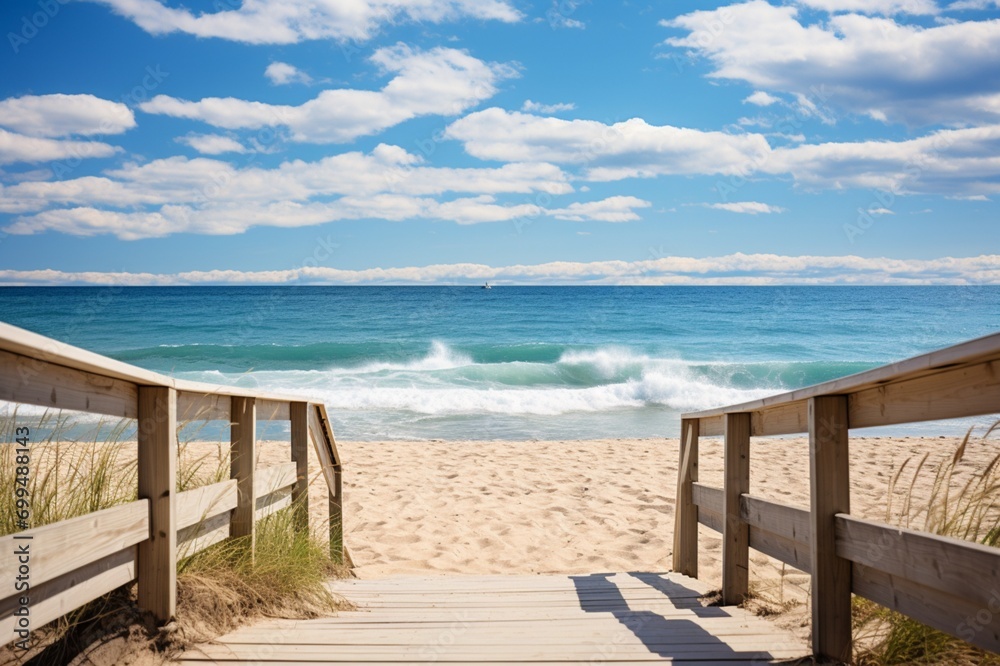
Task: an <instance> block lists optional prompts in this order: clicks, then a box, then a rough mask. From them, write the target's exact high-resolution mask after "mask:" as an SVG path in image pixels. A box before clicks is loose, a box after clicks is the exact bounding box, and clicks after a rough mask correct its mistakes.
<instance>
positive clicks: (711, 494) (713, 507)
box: [691, 483, 725, 516]
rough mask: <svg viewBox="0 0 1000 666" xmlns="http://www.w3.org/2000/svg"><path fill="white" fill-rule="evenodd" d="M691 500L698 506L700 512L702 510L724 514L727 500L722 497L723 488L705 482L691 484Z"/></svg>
mask: <svg viewBox="0 0 1000 666" xmlns="http://www.w3.org/2000/svg"><path fill="white" fill-rule="evenodd" d="M691 501H693V502H694V505H695V506H696V507H698V513H701V512H702V511H712V512H713V513H717V514H719V515H720V516H721V515H722V511H723V507H724V506H725V501H724V500H723V498H722V489H721V488H713V487H712V486H706V485H705V484H704V483H692V484H691Z"/></svg>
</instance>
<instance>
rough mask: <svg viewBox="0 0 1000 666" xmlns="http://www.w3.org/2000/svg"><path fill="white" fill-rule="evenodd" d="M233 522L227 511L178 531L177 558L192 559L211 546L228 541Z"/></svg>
mask: <svg viewBox="0 0 1000 666" xmlns="http://www.w3.org/2000/svg"><path fill="white" fill-rule="evenodd" d="M231 522H232V516H231V515H230V514H229V512H228V511H227V512H225V513H220V514H218V515H215V516H212V517H211V518H206V519H205V520H202V521H199V522H197V523H195V524H194V525H191V526H190V527H185V528H183V529H180V530H177V557H178V558H185V557H191V556H192V555H194V554H195V553H197V552H199V551H202V550H205V549H206V548H208V547H209V546H211V545H214V544H217V543H219V542H220V541H224V540H226V539H228V538H229V525H230V523H231Z"/></svg>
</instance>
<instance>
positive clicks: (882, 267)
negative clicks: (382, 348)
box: [0, 254, 1000, 285]
mask: <svg viewBox="0 0 1000 666" xmlns="http://www.w3.org/2000/svg"><path fill="white" fill-rule="evenodd" d="M480 280H490V281H496V280H503V281H510V282H514V283H527V284H531V283H571V284H649V285H659V284H664V285H669V284H681V285H685V284H742V285H767V284H903V285H906V284H977V285H979V284H1000V255H982V256H978V257H961V258H953V257H942V258H939V259H891V258H887V257H871V258H868V257H856V256H782V255H773V254H749V255H748V254H731V255H726V256H721V257H704V258H695V257H662V258H658V259H648V260H641V261H595V262H588V263H581V262H568V261H556V262H550V263H545V264H533V265H513V266H496V267H494V266H489V265H485V264H468V263H463V264H436V265H430V266H410V267H400V268H369V269H362V270H346V269H339V268H328V267H303V268H293V269H288V270H273V271H232V270H209V271H188V272H183V273H172V274H155V273H102V272H78V273H70V272H63V271H57V270H31V271H20V270H0V282H2V283H4V284H77V283H82V284H116V285H170V284H181V285H184V284H217V283H222V284H289V283H317V284H384V283H393V284H411V283H417V284H431V283H442V282H444V283H455V282H459V283H469V282H477V281H480Z"/></svg>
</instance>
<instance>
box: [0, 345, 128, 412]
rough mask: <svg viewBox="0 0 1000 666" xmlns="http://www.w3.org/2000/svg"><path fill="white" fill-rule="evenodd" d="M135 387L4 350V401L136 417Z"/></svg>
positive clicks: (0, 377)
mask: <svg viewBox="0 0 1000 666" xmlns="http://www.w3.org/2000/svg"><path fill="white" fill-rule="evenodd" d="M138 399H139V391H138V388H137V387H136V385H135V384H133V383H130V382H127V381H124V380H121V379H114V378H111V377H105V376H102V375H100V374H95V373H92V372H86V371H83V370H76V369H73V368H67V367H64V366H61V365H57V364H55V363H48V362H46V361H43V360H39V359H36V358H31V357H28V356H21V355H19V354H14V353H11V352H8V351H0V400H6V401H8V402H19V403H24V404H27V405H38V406H41V407H50V408H52V409H72V410H78V411H81V412H92V413H95V414H106V415H108V416H117V417H126V418H135V417H136V416H137V414H138Z"/></svg>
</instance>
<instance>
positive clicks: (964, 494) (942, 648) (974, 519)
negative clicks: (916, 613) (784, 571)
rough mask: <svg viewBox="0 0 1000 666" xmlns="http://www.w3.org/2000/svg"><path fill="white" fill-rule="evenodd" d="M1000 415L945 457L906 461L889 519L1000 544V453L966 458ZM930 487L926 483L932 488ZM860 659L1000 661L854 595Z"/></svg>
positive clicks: (870, 663) (865, 662) (875, 664)
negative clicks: (977, 461)
mask: <svg viewBox="0 0 1000 666" xmlns="http://www.w3.org/2000/svg"><path fill="white" fill-rule="evenodd" d="M998 429H1000V421H998V422H997V423H994V424H993V425H992V426H991V427H990V428H988V429H987V430H986V432H985V433H984V434H983V435H982V436H980V437H977V438H973V437H972V434H973V430H972V429H970V430H969V432H967V433H966V435H965V437H964V438H962V441H961V442H960V443H959V444H958V446H957V447H956V448H955V451H954V453H953V454H952V455H951V456H950V457H947V458H945V459H943V460H940V461H931V460H930V459H929V454H924V455H923V456H920V457H919V458H917V457H913V458H909V459H907V460H905V461H904V462H903V463H902V464H901V465H900V466H899V467H898V468H897V470H896V471H895V473H894V474H893V476H892V477H891V480H890V482H889V502H888V504H887V508H886V521H887V522H889V523H890V524H897V525H900V526H901V527H907V528H911V529H917V530H921V531H925V532H931V533H934V534H940V535H943V536H950V537H954V538H957V539H963V540H965V541H974V542H976V543H980V544H984V545H987V546H992V547H998V546H1000V454H997V455H995V456H993V457H992V458H989V459H988V461H987V462H986V464H985V465H983V466H981V467H980V468H976V467H975V466H973V465H972V464H971V463H970V462H969V461H968V459H967V454H968V453H969V451H970V447H974V446H982V447H991V448H995V446H996V443H995V441H991V440H990V436H991V435H993V434H994V433H995V432H996V431H997V430H998ZM928 481H929V486H930V493H929V494H926V493H924V492H923V491H922V490H921V489H922V488H925V487H927V485H928V483H927V482H928ZM853 610H854V629H855V642H856V643H857V644H858V646H859V649H858V650H857V657H856V662H857V663H858V664H859V665H860V666H892V665H895V664H957V665H960V666H961V665H965V664H970V665H971V664H986V665H991V666H993V665H995V666H1000V655H996V654H992V653H988V652H984V651H983V650H979V649H977V648H974V647H972V646H971V645H969V644H968V643H966V642H965V641H963V640H961V639H959V638H956V637H954V636H951V635H950V634H947V633H944V632H941V631H938V630H936V629H932V628H930V627H927V626H926V625H924V624H921V623H920V622H917V621H916V620H913V619H911V618H909V617H907V616H905V615H902V614H900V613H896V612H894V611H890V610H888V609H886V608H884V607H882V606H879V605H878V604H875V603H873V602H870V601H868V600H866V599H861V598H855V600H854V608H853Z"/></svg>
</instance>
